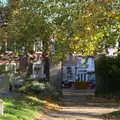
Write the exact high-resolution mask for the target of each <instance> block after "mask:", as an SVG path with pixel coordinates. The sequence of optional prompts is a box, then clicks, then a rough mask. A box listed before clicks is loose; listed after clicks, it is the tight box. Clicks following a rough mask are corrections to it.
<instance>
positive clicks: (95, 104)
mask: <svg viewBox="0 0 120 120" xmlns="http://www.w3.org/2000/svg"><path fill="white" fill-rule="evenodd" d="M63 95H64V99H63V107H62V109H61V110H60V111H49V112H48V111H47V112H46V115H45V116H44V118H41V119H39V120H103V117H102V114H106V113H110V112H112V111H115V110H118V109H119V107H120V106H118V104H117V103H110V102H109V103H108V101H104V100H97V99H96V98H95V99H94V97H93V98H92V96H93V95H94V91H91V90H67V89H66V90H63ZM91 98H92V99H91Z"/></svg>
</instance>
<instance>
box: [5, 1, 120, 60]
mask: <svg viewBox="0 0 120 120" xmlns="http://www.w3.org/2000/svg"><path fill="white" fill-rule="evenodd" d="M9 4H10V6H11V17H10V19H9V24H8V26H7V29H8V39H9V42H10V43H14V41H15V42H17V46H18V47H17V48H20V47H21V46H23V45H24V46H26V48H30V46H32V45H33V42H34V41H36V38H39V40H43V42H44V45H45V46H44V49H45V51H49V49H50V48H49V44H50V38H51V36H53V37H55V38H56V44H55V49H56V54H55V55H54V57H55V58H59V59H60V58H64V56H65V54H67V53H71V52H72V53H77V54H80V55H95V54H97V53H100V52H103V51H105V52H107V48H109V47H115V45H116V42H118V43H119V42H120V8H119V6H120V1H119V0H19V1H16V0H10V1H9ZM65 51H66V52H65Z"/></svg>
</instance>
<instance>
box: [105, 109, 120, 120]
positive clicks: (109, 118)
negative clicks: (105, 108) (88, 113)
mask: <svg viewBox="0 0 120 120" xmlns="http://www.w3.org/2000/svg"><path fill="white" fill-rule="evenodd" d="M104 118H105V120H120V110H118V111H114V112H111V113H108V114H105V115H104Z"/></svg>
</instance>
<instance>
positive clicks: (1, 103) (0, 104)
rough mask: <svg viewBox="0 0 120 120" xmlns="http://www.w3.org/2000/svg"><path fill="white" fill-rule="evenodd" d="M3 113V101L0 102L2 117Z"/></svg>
mask: <svg viewBox="0 0 120 120" xmlns="http://www.w3.org/2000/svg"><path fill="white" fill-rule="evenodd" d="M3 112H4V105H3V100H0V115H3Z"/></svg>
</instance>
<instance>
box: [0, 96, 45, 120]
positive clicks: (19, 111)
mask: <svg viewBox="0 0 120 120" xmlns="http://www.w3.org/2000/svg"><path fill="white" fill-rule="evenodd" d="M1 99H2V100H3V101H4V115H3V116H0V120H35V117H36V115H37V114H39V113H40V112H41V113H42V112H43V107H44V105H43V103H41V100H39V99H37V98H36V97H33V96H27V95H21V96H19V97H16V98H1Z"/></svg>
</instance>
